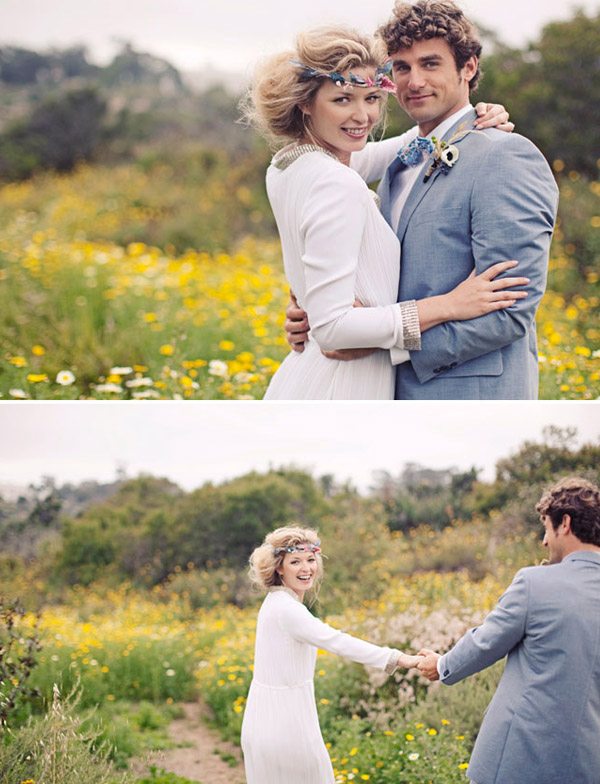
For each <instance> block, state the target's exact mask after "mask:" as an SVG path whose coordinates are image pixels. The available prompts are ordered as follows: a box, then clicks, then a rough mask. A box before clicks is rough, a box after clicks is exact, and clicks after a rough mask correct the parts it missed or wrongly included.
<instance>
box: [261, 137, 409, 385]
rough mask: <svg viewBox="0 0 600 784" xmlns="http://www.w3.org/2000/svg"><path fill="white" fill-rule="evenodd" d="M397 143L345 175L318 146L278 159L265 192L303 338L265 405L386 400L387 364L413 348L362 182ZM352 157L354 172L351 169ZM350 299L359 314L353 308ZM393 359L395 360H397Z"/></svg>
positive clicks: (396, 269)
mask: <svg viewBox="0 0 600 784" xmlns="http://www.w3.org/2000/svg"><path fill="white" fill-rule="evenodd" d="M401 141H402V140H401V139H393V140H387V141H386V142H381V143H375V144H374V145H368V146H367V148H368V149H367V148H366V149H365V151H363V153H359V154H358V156H356V160H357V162H358V163H357V165H356V169H357V170H358V171H355V170H354V169H353V168H350V167H348V166H345V165H343V164H342V163H340V162H339V161H338V160H337V159H336V158H334V157H333V156H331V155H328V154H327V153H326V152H325V151H324V150H321V149H320V148H318V147H311V146H309V145H304V146H301V147H298V148H292V149H291V150H288V151H286V150H284V151H282V152H281V153H278V154H277V155H276V156H275V158H274V159H273V162H272V163H271V166H269V169H268V171H267V192H268V195H269V200H270V203H271V207H272V209H273V213H274V215H275V220H276V222H277V227H278V230H279V236H280V239H281V245H282V251H283V262H284V269H285V273H286V277H287V280H288V283H289V285H290V288H291V289H292V291H293V292H294V294H295V295H296V298H297V300H298V303H299V305H300V306H301V307H302V308H303V309H304V310H305V311H306V312H307V314H308V318H309V323H310V326H311V331H310V334H309V340H308V343H307V345H306V346H305V349H304V351H303V352H302V353H296V352H291V353H290V354H289V355H288V356H287V357H286V359H285V360H284V362H283V363H282V365H281V367H280V368H279V369H278V371H277V372H276V373H275V375H274V376H273V379H272V380H271V383H270V385H269V387H268V389H267V392H266V394H265V399H267V400H299V399H304V400H319V399H348V400H357V399H358V400H365V399H367V400H369V399H383V400H388V399H393V397H394V378H395V377H394V367H393V365H392V362H391V359H390V349H393V350H394V352H395V360H394V361H395V363H397V362H398V361H402V360H403V361H406V360H408V358H409V355H408V351H403V349H412V348H418V347H419V345H418V341H419V331H418V319H417V320H416V324H415V319H416V308H415V306H414V304H413V303H404V304H398V303H397V297H398V283H399V275H400V243H399V241H398V238H397V237H396V235H395V234H394V232H393V231H392V229H391V228H390V226H389V225H388V224H387V223H386V221H385V219H384V218H383V216H382V215H381V213H380V211H379V208H378V206H377V204H376V200H375V194H374V193H373V192H372V191H371V190H369V188H368V187H367V185H366V182H365V179H370V178H372V177H373V176H375V175H377V174H381V173H383V171H384V170H385V168H386V165H387V164H388V163H389V162H390V157H391V158H393V155H394V154H395V152H394V153H393V152H392V151H395V150H397V149H398V147H399V146H401ZM354 159H355V156H353V166H354ZM356 298H358V299H359V300H360V301H361V302H362V303H363V305H365V306H366V307H364V308H354V307H353V304H354V301H355V299H356ZM372 347H378V348H379V350H378V351H376V352H375V353H374V354H371V355H370V356H368V357H364V358H362V359H356V360H352V361H340V360H331V359H327V358H326V357H324V356H323V354H322V353H321V350H325V351H331V350H336V349H343V348H372ZM398 352H400V354H401V357H400V359H399V357H398Z"/></svg>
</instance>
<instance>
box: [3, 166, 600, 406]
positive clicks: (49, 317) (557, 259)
mask: <svg viewBox="0 0 600 784" xmlns="http://www.w3.org/2000/svg"><path fill="white" fill-rule="evenodd" d="M231 176H232V179H231V183H229V184H230V188H231V189H228V188H227V187H225V186H224V185H223V183H220V184H215V183H212V184H211V183H209V184H208V185H207V189H206V193H202V194H200V195H199V196H198V195H196V200H195V202H194V204H195V207H194V208H195V209H196V210H197V211H198V220H199V221H204V222H203V223H202V227H203V228H202V232H203V234H202V236H204V237H206V238H207V239H206V243H205V247H207V248H214V242H215V239H214V238H215V237H219V238H221V240H220V242H221V244H223V240H222V237H224V236H226V232H227V224H228V222H229V225H230V227H231V232H232V233H231V236H232V238H233V237H234V236H238V235H239V232H238V233H237V234H234V231H233V222H234V217H233V216H234V215H235V214H237V213H236V211H238V212H239V211H240V210H241V211H245V215H246V219H247V222H248V225H256V226H257V230H258V227H259V226H260V227H264V225H265V224H266V223H268V217H267V215H266V212H265V207H264V204H263V203H262V202H261V200H260V198H259V197H258V196H256V195H255V194H254V193H253V192H252V191H251V190H250V188H248V187H245V186H243V185H242V184H240V183H239V177H240V176H241V175H238V176H237V179H236V177H233V175H231ZM156 177H159V175H156ZM160 177H162V178H163V179H158V180H156V182H155V183H154V185H155V187H154V190H152V184H153V180H152V178H151V176H150V175H149V174H147V173H140V172H139V171H137V170H136V169H135V168H134V167H133V166H127V167H120V168H117V169H110V170H108V169H92V168H89V167H84V168H82V169H80V170H78V171H76V172H75V173H73V174H72V175H70V176H54V175H45V176H44V177H43V178H41V179H40V180H39V181H35V180H34V181H30V182H27V183H22V184H11V185H6V186H4V187H3V188H2V189H0V228H1V236H0V341H1V343H0V346H1V349H0V396H1V397H2V398H4V399H92V398H93V399H110V400H122V399H139V400H143V399H180V398H181V399H253V398H260V397H262V395H263V393H264V390H265V388H266V386H267V384H268V382H269V379H270V378H271V376H272V374H273V373H274V372H275V370H276V369H277V367H278V366H279V363H280V362H281V361H282V359H283V358H284V357H285V355H286V353H287V346H286V343H285V340H284V337H283V322H284V309H285V304H286V301H287V298H288V294H287V284H286V281H285V278H284V275H283V270H282V263H281V256H280V249H279V244H278V242H277V241H276V240H274V239H273V240H269V239H265V238H264V235H265V232H264V231H262V230H261V234H262V235H263V238H262V239H258V238H256V237H252V236H246V239H244V240H240V241H237V240H236V241H235V242H234V241H233V239H232V242H231V244H232V247H234V250H231V249H230V251H229V252H219V251H218V250H214V249H212V250H194V249H189V250H187V251H177V250H176V249H175V247H174V246H172V245H166V246H165V248H162V249H161V248H159V247H156V246H154V245H152V244H149V243H148V242H147V241H146V242H143V241H141V240H140V241H128V242H123V239H124V238H127V237H132V236H138V237H145V238H147V237H152V236H153V231H154V228H153V227H154V226H155V224H159V223H160V222H161V221H164V220H166V218H165V216H166V215H168V216H169V219H172V213H173V212H174V211H175V212H176V209H175V207H174V206H173V204H171V202H174V198H175V197H174V196H173V197H172V196H171V192H170V190H169V187H171V186H169V185H168V179H164V178H165V177H166V175H165V174H164V172H162V173H160ZM157 182H158V186H157V185H156V183H157ZM593 185H594V183H593V184H592V186H593ZM592 186H590V187H592ZM160 188H163V190H164V195H163V200H162V202H161V199H160V194H158V195H157V193H156V190H157V189H158V190H159V191H160ZM148 191H150V192H151V193H152V194H153V195H152V199H150V198H149V197H146V198H144V199H142V194H145V193H147V192H148ZM567 195H568V194H567ZM177 198H178V199H179V201H177V202H176V203H175V202H174V203H175V206H176V207H178V206H179V204H180V202H181V201H182V196H181V194H179V193H177ZM594 220H595V218H592V223H593V221H594ZM592 229H593V225H590V227H589V230H590V231H592ZM202 232H201V233H202ZM576 253H577V248H576V247H575V246H573V247H571V246H570V245H569V244H568V243H567V244H565V242H564V240H563V238H562V235H561V232H560V230H559V231H557V235H556V237H555V241H554V245H553V251H552V258H551V265H550V277H549V287H548V292H547V294H546V296H545V297H544V300H543V302H542V305H541V307H540V310H539V315H538V333H539V343H540V345H539V350H540V363H541V364H540V370H541V384H540V397H541V398H545V399H559V398H562V399H594V398H597V397H598V395H599V392H600V370H599V359H600V351H599V336H600V329H599V328H598V324H597V318H596V317H595V313H596V312H597V308H598V296H597V283H598V273H597V271H596V272H595V271H594V270H593V269H589V268H586V269H585V270H584V272H583V277H582V273H581V272H577V270H578V265H577V262H576V259H575V255H576ZM573 292H575V293H573Z"/></svg>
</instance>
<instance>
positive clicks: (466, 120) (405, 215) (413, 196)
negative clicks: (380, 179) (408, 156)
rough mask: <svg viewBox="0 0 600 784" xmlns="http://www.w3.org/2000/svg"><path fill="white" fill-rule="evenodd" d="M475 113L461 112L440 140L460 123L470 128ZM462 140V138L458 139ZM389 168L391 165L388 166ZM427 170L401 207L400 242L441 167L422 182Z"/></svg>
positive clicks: (418, 179)
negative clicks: (460, 115) (461, 114)
mask: <svg viewBox="0 0 600 784" xmlns="http://www.w3.org/2000/svg"><path fill="white" fill-rule="evenodd" d="M475 117H476V114H475V112H474V111H472V112H468V113H467V114H463V116H462V117H459V119H458V120H457V121H456V122H455V123H454V125H453V126H452V127H451V128H449V129H448V131H446V133H445V134H444V135H443V137H442V141H448V140H449V139H450V138H452V136H453V135H454V134H455V133H456V132H457V131H458V129H459V128H460V127H461V125H464V126H465V127H466V128H471V127H472V125H473V122H474V120H475ZM460 141H462V139H461V140H460ZM460 141H456V142H453V144H460ZM390 168H391V167H390ZM426 171H427V167H425V168H424V169H423V173H422V174H419V177H418V178H417V181H416V182H415V184H414V185H413V187H412V189H411V191H410V193H409V195H408V199H407V200H406V204H405V205H404V208H403V209H402V213H401V215H400V222H399V223H398V239H399V240H400V242H402V240H403V239H404V235H405V234H406V229H407V228H408V223H409V221H410V219H411V217H412V214H413V212H414V211H415V210H416V209H417V207H418V206H419V204H420V203H421V201H422V199H423V198H424V197H425V194H426V193H427V192H428V191H429V189H430V188H431V187H432V186H433V183H434V182H435V181H436V180H437V178H438V177H439V176H440V174H441V173H442V172H441V169H439V168H438V169H436V170H435V171H434V172H433V174H432V175H431V177H430V178H429V179H428V180H427V182H423V180H424V177H425V172H426Z"/></svg>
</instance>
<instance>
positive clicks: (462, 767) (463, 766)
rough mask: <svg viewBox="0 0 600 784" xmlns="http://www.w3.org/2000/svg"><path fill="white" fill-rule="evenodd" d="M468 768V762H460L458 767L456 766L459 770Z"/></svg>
mask: <svg viewBox="0 0 600 784" xmlns="http://www.w3.org/2000/svg"><path fill="white" fill-rule="evenodd" d="M468 767H469V763H468V762H461V763H460V765H459V766H458V769H459V770H466V769H467V768H468Z"/></svg>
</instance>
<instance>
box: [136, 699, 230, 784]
mask: <svg viewBox="0 0 600 784" xmlns="http://www.w3.org/2000/svg"><path fill="white" fill-rule="evenodd" d="M183 710H184V712H185V716H184V717H183V718H181V719H176V720H175V721H173V722H172V723H171V726H170V727H169V735H170V736H171V738H172V739H173V741H175V742H176V743H178V744H186V745H185V746H183V747H181V748H175V749H167V750H166V751H157V752H152V753H151V754H150V755H148V757H146V758H144V759H143V760H135V761H134V762H133V763H132V765H131V769H132V771H133V772H134V774H135V775H139V776H145V775H146V774H147V773H148V771H149V769H150V766H151V765H156V767H158V768H164V770H167V771H169V772H171V773H176V774H177V775H178V776H185V778H187V779H190V780H191V781H195V782H199V783H201V784H245V782H246V779H245V776H244V768H243V765H242V761H241V754H240V750H239V748H238V747H237V746H234V745H233V744H232V743H227V742H225V741H222V740H221V739H220V738H219V735H218V733H216V732H215V731H214V730H211V729H209V728H208V727H207V726H206V724H205V722H204V721H203V719H204V718H205V717H206V716H207V715H208V709H207V708H206V706H204V705H202V704H199V703H197V702H189V703H185V704H184V705H183ZM230 762H231V764H229V763H230Z"/></svg>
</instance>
